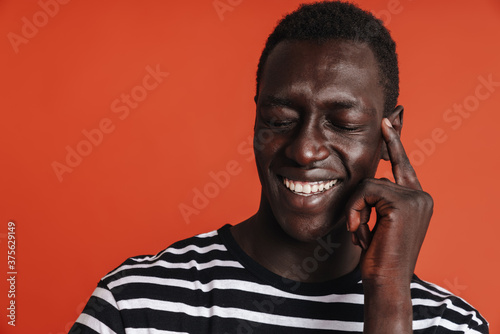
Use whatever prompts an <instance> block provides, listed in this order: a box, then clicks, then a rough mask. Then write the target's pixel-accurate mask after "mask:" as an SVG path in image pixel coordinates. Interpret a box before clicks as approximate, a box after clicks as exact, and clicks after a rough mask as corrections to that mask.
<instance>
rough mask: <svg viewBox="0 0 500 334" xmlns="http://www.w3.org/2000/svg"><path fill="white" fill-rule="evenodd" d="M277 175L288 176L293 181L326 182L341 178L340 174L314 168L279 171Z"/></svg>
mask: <svg viewBox="0 0 500 334" xmlns="http://www.w3.org/2000/svg"><path fill="white" fill-rule="evenodd" d="M277 175H278V176H279V177H281V178H287V179H289V180H291V181H298V182H307V183H314V182H325V181H331V180H336V179H340V178H339V177H338V176H335V175H331V174H327V173H325V172H324V171H312V170H311V171H307V172H306V173H304V172H302V173H293V172H284V173H277Z"/></svg>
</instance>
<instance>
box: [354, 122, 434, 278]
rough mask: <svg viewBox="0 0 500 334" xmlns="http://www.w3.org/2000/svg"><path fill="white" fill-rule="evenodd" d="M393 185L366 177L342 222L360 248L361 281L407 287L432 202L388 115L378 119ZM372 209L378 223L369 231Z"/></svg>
mask: <svg viewBox="0 0 500 334" xmlns="http://www.w3.org/2000/svg"><path fill="white" fill-rule="evenodd" d="M382 134H383V138H384V140H385V142H386V145H387V150H388V153H389V157H390V161H391V165H392V172H393V174H394V179H395V183H393V182H391V181H389V180H388V179H366V180H364V181H363V182H362V183H361V184H360V185H359V187H358V189H357V190H356V192H355V193H354V194H353V196H352V197H351V199H350V201H349V203H348V205H347V226H348V230H349V231H351V232H353V242H354V243H355V244H358V245H360V246H361V247H362V248H363V253H362V257H361V262H360V266H361V274H362V279H363V282H364V283H365V282H373V283H374V284H385V283H388V284H401V285H406V284H407V285H408V287H409V283H410V281H411V277H412V275H413V271H414V269H415V265H416V262H417V257H418V253H419V251H420V247H421V245H422V243H423V241H424V237H425V233H426V231H427V227H428V225H429V221H430V218H431V216H432V208H433V201H432V198H431V197H430V195H429V194H427V193H425V192H424V191H422V188H421V186H420V183H419V181H418V179H417V175H416V174H415V171H414V170H413V167H412V166H411V164H410V161H409V159H408V157H407V156H406V153H405V150H404V148H403V144H402V143H401V140H400V138H399V135H398V132H397V131H396V130H395V129H394V128H393V127H392V125H391V123H390V122H389V120H388V119H384V121H383V122H382ZM372 207H373V208H375V211H376V213H377V221H376V224H375V226H374V228H373V231H370V229H369V227H368V224H367V223H368V220H369V218H370V213H371V209H372Z"/></svg>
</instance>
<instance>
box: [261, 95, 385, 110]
mask: <svg viewBox="0 0 500 334" xmlns="http://www.w3.org/2000/svg"><path fill="white" fill-rule="evenodd" d="M322 104H323V106H324V107H325V109H327V110H338V109H355V108H357V107H358V106H359V102H358V101H356V100H351V99H338V100H336V99H335V100H331V101H325V102H323V103H322ZM262 105H264V106H282V107H290V108H292V107H294V106H295V105H296V103H294V102H293V101H292V100H290V99H287V98H282V97H278V96H273V95H267V96H265V97H264V98H263V99H262ZM363 110H364V111H367V112H369V113H370V114H376V113H377V111H376V110H375V108H364V109H363Z"/></svg>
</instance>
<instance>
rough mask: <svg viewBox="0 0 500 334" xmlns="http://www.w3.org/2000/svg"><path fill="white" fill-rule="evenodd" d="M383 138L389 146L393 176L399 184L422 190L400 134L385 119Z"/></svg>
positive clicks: (383, 122)
mask: <svg viewBox="0 0 500 334" xmlns="http://www.w3.org/2000/svg"><path fill="white" fill-rule="evenodd" d="M382 136H383V137H384V140H385V143H386V144H387V151H388V153H389V157H390V160H391V165H392V174H394V180H395V181H396V183H397V184H399V185H402V186H405V187H408V188H412V189H418V190H422V187H421V186H420V182H419V181H418V178H417V174H416V173H415V170H414V169H413V166H412V165H411V163H410V160H409V159H408V156H407V155H406V152H405V149H404V147H403V143H401V139H400V138H399V134H398V132H397V131H396V130H395V129H394V128H393V127H392V124H391V122H390V121H389V120H388V119H387V118H384V119H383V121H382Z"/></svg>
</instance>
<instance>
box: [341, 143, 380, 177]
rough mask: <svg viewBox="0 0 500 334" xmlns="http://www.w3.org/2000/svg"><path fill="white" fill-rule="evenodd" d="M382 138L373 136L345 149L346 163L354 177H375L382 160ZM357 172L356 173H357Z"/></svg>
mask: <svg viewBox="0 0 500 334" xmlns="http://www.w3.org/2000/svg"><path fill="white" fill-rule="evenodd" d="M381 149H382V139H381V137H380V136H371V137H370V139H368V140H364V141H357V142H355V143H352V144H351V145H349V147H348V150H346V151H345V158H346V165H347V166H350V169H351V173H352V177H353V178H365V177H373V176H374V175H375V172H376V169H377V166H378V164H379V162H380V156H381V155H380V154H381ZM355 174H356V175H355Z"/></svg>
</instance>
